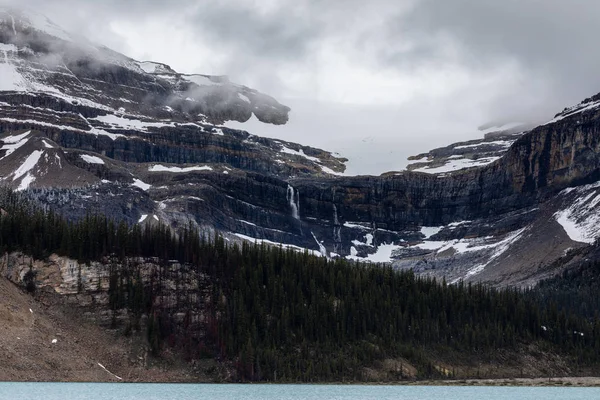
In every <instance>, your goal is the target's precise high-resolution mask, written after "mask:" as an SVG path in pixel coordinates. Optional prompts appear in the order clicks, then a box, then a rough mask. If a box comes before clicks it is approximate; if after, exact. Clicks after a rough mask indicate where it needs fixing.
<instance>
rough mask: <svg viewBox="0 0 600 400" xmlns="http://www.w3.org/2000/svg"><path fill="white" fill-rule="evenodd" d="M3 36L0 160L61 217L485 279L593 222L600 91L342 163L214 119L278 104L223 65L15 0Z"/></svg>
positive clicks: (586, 246) (269, 115) (519, 270)
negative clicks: (72, 27)
mask: <svg viewBox="0 0 600 400" xmlns="http://www.w3.org/2000/svg"><path fill="white" fill-rule="evenodd" d="M44 21H45V22H44ZM0 52H3V53H4V54H3V55H4V57H1V56H2V55H0V61H2V60H3V62H0V68H1V71H2V78H1V79H0V132H2V138H1V140H2V141H3V145H2V147H1V148H0V177H1V179H2V180H3V183H4V184H6V185H10V186H12V187H13V188H15V189H17V190H28V193H29V194H30V196H31V197H32V198H35V199H36V200H37V201H39V202H41V203H43V204H45V205H48V206H49V207H52V208H53V209H55V210H58V211H60V212H62V213H64V214H65V215H66V216H68V217H69V218H79V217H81V216H84V215H85V214H86V213H89V212H99V213H104V214H107V215H109V216H111V217H112V218H115V219H122V220H126V221H127V222H129V223H130V224H153V223H157V222H162V223H166V224H169V225H171V226H172V227H173V228H174V229H177V228H178V227H180V226H187V225H188V224H190V223H191V224H193V225H195V226H196V227H198V228H199V229H201V230H202V231H204V232H205V233H207V234H208V233H210V234H212V233H214V232H215V231H218V232H220V233H221V234H223V235H224V236H225V237H226V239H227V240H229V241H239V240H252V241H254V240H258V241H264V242H266V243H272V244H284V245H290V246H294V247H296V248H299V249H309V250H310V251H312V252H315V253H316V254H322V255H323V256H326V257H336V256H339V257H347V258H351V259H361V260H364V259H366V260H371V261H376V262H391V263H393V264H394V265H395V266H396V267H398V268H412V269H415V270H416V271H418V272H420V273H424V274H432V275H435V276H440V277H442V276H443V277H445V278H446V279H448V280H450V281H456V280H459V279H466V280H483V281H487V282H491V283H493V284H497V285H504V284H516V285H529V284H532V283H535V282H536V281H537V280H538V279H539V278H540V277H543V276H547V275H549V274H551V273H553V272H555V271H556V269H558V268H561V267H560V265H562V264H561V263H560V262H559V261H560V260H562V259H563V258H564V257H566V256H567V255H568V254H570V256H569V257H570V258H569V260H570V262H577V260H579V259H583V258H585V256H584V254H587V253H586V252H590V251H592V250H590V249H592V247H590V246H593V243H594V242H595V239H596V237H597V236H598V235H600V232H598V231H597V230H595V228H593V227H592V226H591V225H590V223H589V221H590V218H591V216H592V215H594V210H595V209H596V204H597V203H598V202H597V201H596V198H597V197H596V191H597V190H598V188H597V187H596V186H595V185H594V183H595V182H596V181H597V180H598V179H600V176H599V172H600V169H599V166H600V157H599V155H598V154H599V150H600V149H599V139H598V137H599V136H598V129H599V127H600V123H599V117H600V111H599V110H600V100H599V99H600V97H599V96H595V97H592V98H590V99H587V100H585V101H584V102H582V103H581V104H579V105H577V106H575V107H572V108H569V109H565V110H564V111H563V112H562V113H560V114H557V116H556V117H555V118H554V119H553V120H552V121H550V122H548V123H547V124H545V125H541V126H538V127H536V128H534V129H529V127H526V128H522V127H515V126H513V127H511V128H509V129H499V128H498V129H496V130H493V131H489V132H488V136H487V137H486V138H485V139H484V140H482V141H474V142H467V143H459V144H455V145H452V146H449V147H447V148H443V149H437V150H434V151H432V152H431V153H428V154H426V155H419V156H417V157H416V161H417V163H416V164H414V165H413V166H412V167H410V168H409V170H408V171H400V172H390V173H387V174H383V175H381V176H354V177H349V176H342V174H341V173H342V172H343V171H344V161H345V160H344V159H342V158H338V157H335V156H334V155H332V153H330V152H328V151H324V150H320V149H315V148H311V147H307V146H302V145H300V144H295V143H289V142H284V141H280V140H273V139H266V138H261V137H258V136H254V135H252V134H251V133H248V132H245V131H240V130H235V129H229V128H227V127H226V126H224V125H223V123H224V122H225V121H226V120H237V121H245V120H247V119H248V118H250V117H251V116H252V115H254V116H255V117H256V118H258V119H259V120H261V121H263V122H266V123H277V124H279V123H285V122H286V121H287V118H288V112H289V109H288V108H287V107H285V106H283V105H281V104H279V103H278V102H277V101H276V100H274V99H273V98H271V97H269V96H266V95H263V94H261V93H259V92H257V91H255V90H253V89H250V88H247V87H245V86H242V85H237V84H233V83H231V82H229V80H228V79H226V78H224V77H211V76H204V75H183V74H178V73H177V72H175V71H173V70H172V69H171V68H170V67H168V66H167V65H164V64H160V63H154V62H139V61H135V60H132V59H130V58H127V57H126V56H123V55H120V54H117V53H115V52H112V51H110V50H109V49H106V48H103V47H101V46H96V45H94V44H91V43H88V42H86V41H85V40H83V39H80V38H75V37H73V36H72V35H70V34H68V33H66V32H64V31H62V30H60V29H59V28H58V27H56V26H54V25H52V24H51V23H50V22H48V21H46V20H45V19H43V18H42V19H40V17H39V16H37V17H36V16H32V15H29V14H23V13H22V12H15V11H12V10H3V11H1V12H0ZM455 164H456V165H455ZM457 166H458V167H457ZM574 188H576V189H574ZM574 205H577V206H576V207H575V208H574Z"/></svg>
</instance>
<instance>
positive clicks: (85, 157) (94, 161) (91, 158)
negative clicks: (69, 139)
mask: <svg viewBox="0 0 600 400" xmlns="http://www.w3.org/2000/svg"><path fill="white" fill-rule="evenodd" d="M79 157H81V159H82V160H83V161H85V162H86V163H88V164H104V160H103V159H101V158H100V157H96V156H90V155H87V154H82V155H80V156H79Z"/></svg>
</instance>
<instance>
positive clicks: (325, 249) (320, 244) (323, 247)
mask: <svg viewBox="0 0 600 400" xmlns="http://www.w3.org/2000/svg"><path fill="white" fill-rule="evenodd" d="M310 234H311V235H312V237H313V238H314V239H315V242H317V245H319V252H320V253H321V255H322V256H323V257H325V258H327V259H329V253H327V248H326V247H325V245H323V243H321V242H319V239H317V237H316V236H315V234H314V233H312V231H311V232H310Z"/></svg>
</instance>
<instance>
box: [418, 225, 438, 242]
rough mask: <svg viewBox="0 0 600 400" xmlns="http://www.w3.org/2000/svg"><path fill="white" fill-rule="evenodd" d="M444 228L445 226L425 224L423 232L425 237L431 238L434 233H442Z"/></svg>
mask: <svg viewBox="0 0 600 400" xmlns="http://www.w3.org/2000/svg"><path fill="white" fill-rule="evenodd" d="M443 228H444V227H443V226H423V227H422V228H421V234H422V235H423V236H425V239H429V238H430V237H432V236H433V235H437V234H438V233H440V231H441V230H442V229H443Z"/></svg>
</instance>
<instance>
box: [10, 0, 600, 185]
mask: <svg viewBox="0 0 600 400" xmlns="http://www.w3.org/2000/svg"><path fill="white" fill-rule="evenodd" d="M0 2H2V0H0ZM9 3H10V2H9ZM13 3H14V2H13ZM18 4H19V5H25V6H29V7H31V8H34V9H36V10H38V11H40V12H42V13H45V14H46V15H47V16H48V17H50V18H51V19H52V20H54V21H56V22H57V23H59V24H60V25H62V26H64V27H65V28H66V29H67V30H71V31H74V32H79V33H81V34H83V35H85V36H87V37H88V38H89V39H91V40H93V41H95V42H98V43H102V44H104V45H106V46H108V47H111V48H113V49H114V50H117V51H119V52H122V53H124V54H126V55H129V56H131V57H134V58H136V59H140V60H153V61H160V62H164V63H166V64H169V65H170V66H171V67H173V68H174V69H176V70H178V71H180V72H188V73H193V72H195V73H205V74H217V75H221V74H225V75H229V77H230V79H231V80H232V81H235V82H238V83H242V84H245V85H248V86H250V87H254V88H256V89H259V90H261V91H263V92H265V93H268V94H271V95H273V96H275V97H276V98H277V99H278V100H279V101H281V102H282V103H284V104H286V105H288V106H290V107H291V108H292V112H291V114H290V122H289V124H288V125H286V126H284V127H275V126H266V125H259V124H249V125H248V127H249V128H248V130H250V131H252V133H255V134H259V135H265V136H272V137H280V138H282V139H286V140H291V141H296V142H300V143H303V144H308V145H314V146H317V147H322V148H325V149H327V150H331V151H337V152H339V153H341V154H342V155H344V156H346V157H348V158H350V160H351V161H350V163H349V167H350V170H349V172H351V173H359V172H360V173H372V174H378V173H381V172H384V171H387V170H397V169H401V168H402V167H403V166H404V165H405V164H406V157H407V156H409V155H413V154H416V153H419V152H423V151H426V150H429V149H430V148H433V147H439V146H442V145H446V144H449V143H452V142H454V141H458V140H467V139H473V138H478V137H480V136H481V135H480V133H479V132H478V131H477V127H478V126H480V125H482V124H485V123H487V122H490V121H507V122H514V121H526V122H529V121H542V122H543V121H545V120H549V119H551V117H552V116H553V115H554V114H555V113H556V112H558V111H560V110H561V109H562V108H564V107H565V106H568V105H571V104H575V103H578V102H579V101H581V100H583V99H584V98H585V97H588V96H590V95H593V94H595V93H597V92H599V91H600V73H599V72H598V71H600V52H599V51H598V50H597V39H596V37H597V33H596V32H597V25H598V21H599V18H600V2H599V1H596V0H570V1H568V2H567V1H564V0H560V1H559V0H370V1H365V0H361V1H357V0H329V1H327V0H260V1H258V0H257V1H254V0H232V1H223V0H221V1H213V0H206V1H195V0H62V1H58V0H21V1H19V2H18Z"/></svg>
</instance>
